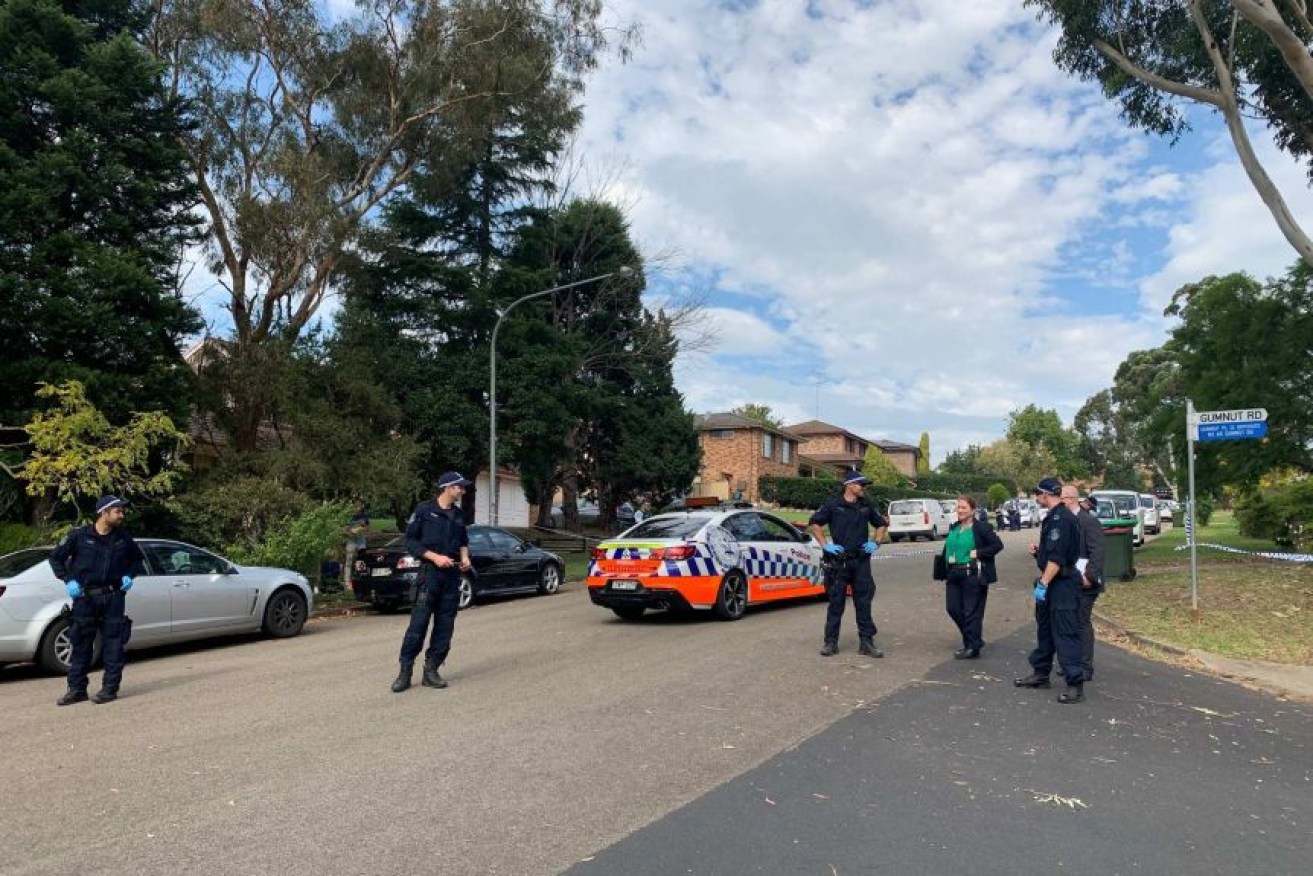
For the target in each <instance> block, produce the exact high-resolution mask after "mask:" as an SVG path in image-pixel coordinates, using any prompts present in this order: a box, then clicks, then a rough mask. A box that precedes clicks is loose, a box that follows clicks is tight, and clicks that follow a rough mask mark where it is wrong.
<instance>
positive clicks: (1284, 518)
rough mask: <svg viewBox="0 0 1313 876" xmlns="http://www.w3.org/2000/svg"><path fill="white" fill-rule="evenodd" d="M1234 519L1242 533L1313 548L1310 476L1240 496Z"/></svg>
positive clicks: (1298, 547) (1296, 547)
mask: <svg viewBox="0 0 1313 876" xmlns="http://www.w3.org/2000/svg"><path fill="white" fill-rule="evenodd" d="M1236 522H1237V524H1238V525H1239V528H1240V533H1241V534H1242V535H1248V536H1250V537H1252V538H1262V539H1267V540H1270V541H1272V542H1274V543H1275V544H1277V545H1278V546H1280V547H1283V548H1290V549H1293V550H1298V551H1306V550H1309V549H1313V479H1306V480H1303V481H1296V482H1294V483H1291V484H1287V485H1285V486H1282V487H1277V488H1275V489H1271V490H1263V491H1261V492H1259V491H1255V492H1253V493H1249V494H1247V495H1245V496H1242V497H1241V499H1240V501H1238V502H1237V503H1236Z"/></svg>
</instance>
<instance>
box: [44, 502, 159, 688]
mask: <svg viewBox="0 0 1313 876" xmlns="http://www.w3.org/2000/svg"><path fill="white" fill-rule="evenodd" d="M126 504H127V503H126V502H124V501H123V500H122V499H120V498H119V497H117V496H101V497H100V501H98V502H97V503H96V522H95V523H92V524H90V525H88V526H80V527H78V528H77V529H75V530H73V531H72V532H70V533H69V534H68V535H66V536H65V537H64V540H63V541H61V542H60V543H59V545H58V546H57V547H56V548H55V549H54V551H52V552H51V554H50V568H51V570H52V571H54V573H55V577H57V578H58V579H59V580H60V581H62V582H64V589H65V591H66V592H67V593H68V596H69V598H70V599H72V600H73V622H72V623H71V624H70V625H69V628H68V636H69V640H70V641H71V642H72V643H73V654H72V657H71V658H70V659H69V662H68V690H67V691H65V693H64V695H63V696H62V697H60V698H59V700H58V701H57V705H61V706H71V705H72V704H73V703H80V702H83V701H84V700H86V699H87V681H88V679H87V671H88V670H89V669H90V668H91V655H92V648H93V646H94V645H95V643H96V635H97V634H99V635H100V637H101V642H102V646H101V647H102V649H103V655H104V656H103V659H104V661H105V674H104V675H103V676H102V678H101V682H100V690H99V691H98V692H97V693H96V696H95V697H94V698H93V699H92V702H94V703H111V702H113V701H114V700H116V699H118V695H119V684H120V683H122V681H123V663H124V659H123V649H124V647H125V646H126V645H127V644H128V637H129V636H130V635H131V631H132V621H131V620H130V619H129V618H128V617H127V612H126V609H127V593H128V591H129V590H131V589H132V579H134V578H136V577H137V576H138V575H140V574H141V573H142V571H143V570H144V568H145V557H144V556H143V555H142V553H141V548H139V547H137V543H136V542H135V541H133V540H132V536H130V535H128V533H127V531H126V530H124V529H123V508H124V506H125V505H126Z"/></svg>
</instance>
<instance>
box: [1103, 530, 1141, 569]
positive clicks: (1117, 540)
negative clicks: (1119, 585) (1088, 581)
mask: <svg viewBox="0 0 1313 876" xmlns="http://www.w3.org/2000/svg"><path fill="white" fill-rule="evenodd" d="M1100 522H1101V523H1102V524H1103V547H1104V555H1103V580H1104V581H1111V580H1113V579H1114V578H1115V579H1117V580H1119V581H1133V580H1135V554H1134V544H1135V521H1134V520H1102V521H1100Z"/></svg>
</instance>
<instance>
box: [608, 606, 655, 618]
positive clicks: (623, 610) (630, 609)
mask: <svg viewBox="0 0 1313 876" xmlns="http://www.w3.org/2000/svg"><path fill="white" fill-rule="evenodd" d="M646 610H647V609H645V608H643V606H641V605H625V606H621V607H620V608H613V609H611V611H613V612H615V616H616V617H618V618H620V620H622V621H636V620H638V619H639V618H641V617H642V616H643V612H644V611H646Z"/></svg>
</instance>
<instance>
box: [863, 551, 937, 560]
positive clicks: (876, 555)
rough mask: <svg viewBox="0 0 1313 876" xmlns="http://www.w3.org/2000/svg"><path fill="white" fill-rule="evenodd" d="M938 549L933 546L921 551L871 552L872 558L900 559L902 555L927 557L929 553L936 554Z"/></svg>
mask: <svg viewBox="0 0 1313 876" xmlns="http://www.w3.org/2000/svg"><path fill="white" fill-rule="evenodd" d="M937 553H939V551H937V550H934V549H933V548H931V549H928V550H921V551H900V552H898V553H894V554H883V553H874V554H871V559H873V560H900V559H902V558H903V557H928V556H930V555H931V554H937Z"/></svg>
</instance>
